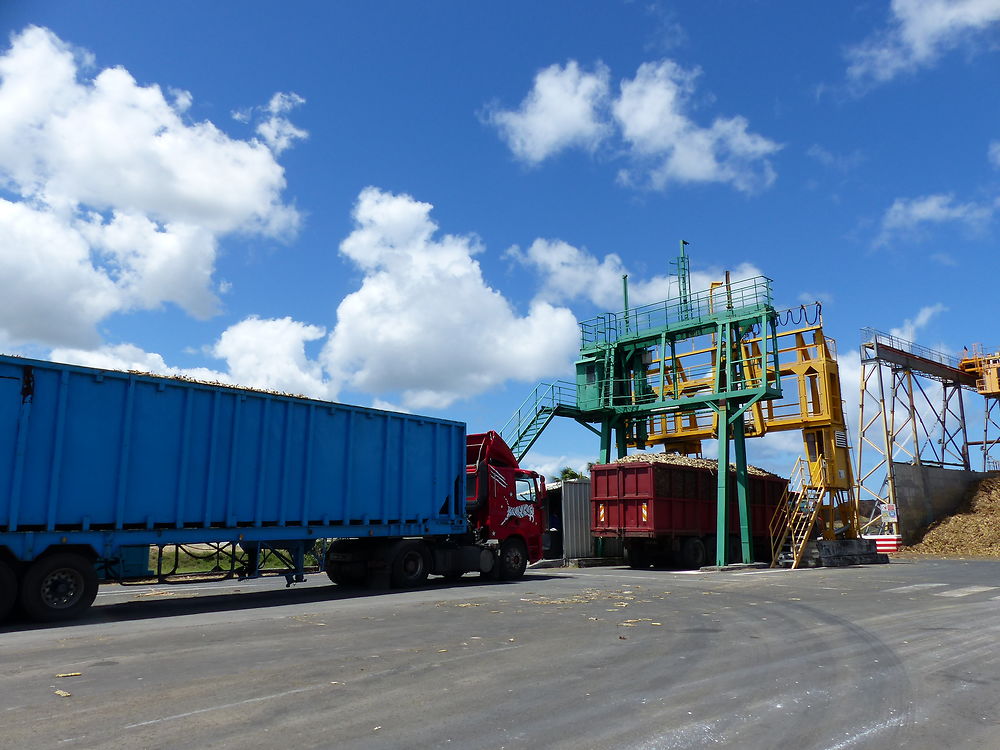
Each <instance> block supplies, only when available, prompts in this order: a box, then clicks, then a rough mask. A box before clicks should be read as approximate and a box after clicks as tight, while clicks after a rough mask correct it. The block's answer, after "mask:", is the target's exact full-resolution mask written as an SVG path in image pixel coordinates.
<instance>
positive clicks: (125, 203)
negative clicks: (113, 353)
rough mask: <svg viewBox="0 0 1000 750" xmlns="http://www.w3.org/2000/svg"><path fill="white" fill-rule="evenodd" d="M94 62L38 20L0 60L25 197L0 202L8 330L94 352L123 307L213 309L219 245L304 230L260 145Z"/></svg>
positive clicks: (2, 149) (1, 287) (10, 185)
mask: <svg viewBox="0 0 1000 750" xmlns="http://www.w3.org/2000/svg"><path fill="white" fill-rule="evenodd" d="M91 68H92V60H91V59H90V57H89V56H88V55H87V53H85V52H79V51H77V52H74V50H72V49H71V48H70V47H69V45H67V44H66V43H65V42H63V41H62V40H61V39H59V38H58V37H57V36H55V35H54V34H53V33H52V32H51V31H48V30H46V29H42V28H39V27H28V28H26V29H24V30H23V31H22V32H20V33H18V34H15V35H14V36H13V37H12V41H11V46H10V47H9V49H7V50H6V51H4V52H2V54H0V186H2V187H3V188H5V190H6V191H7V192H8V194H9V195H10V196H14V198H15V199H14V200H13V201H11V200H5V201H2V205H0V237H3V239H4V241H3V242H0V267H2V268H5V269H7V271H8V272H6V273H3V274H0V300H2V302H0V331H2V332H3V333H4V334H5V335H6V336H7V337H9V338H11V339H13V340H15V341H31V340H36V341H40V342H43V343H49V344H56V345H69V346H93V345H94V344H95V343H96V341H97V334H96V330H95V326H96V325H97V323H99V322H100V321H101V320H103V319H104V318H105V317H107V316H108V315H109V314H111V313H112V312H116V311H127V310H131V309H136V308H145V309H151V308H156V307H158V306H160V305H162V304H163V303H167V302H172V303H174V304H177V305H179V306H180V307H182V308H183V309H185V310H186V311H187V312H189V313H190V314H192V315H195V316H198V317H205V316H208V315H211V314H212V313H213V312H215V310H216V308H217V306H218V299H217V297H216V296H215V293H214V292H213V286H214V283H213V281H212V274H213V271H214V265H215V258H216V255H217V252H218V242H219V240H220V239H221V238H222V237H223V236H225V235H227V234H230V233H234V232H241V233H258V234H263V235H265V236H269V237H273V238H277V239H286V238H288V237H290V236H291V235H292V234H294V232H295V231H296V229H297V226H298V222H299V216H298V214H297V212H296V211H295V210H294V209H293V208H291V207H289V206H287V205H285V204H284V203H283V202H282V201H281V193H282V191H283V190H284V188H285V179H284V172H283V169H282V168H281V166H280V165H279V164H278V163H277V162H276V161H275V159H274V153H272V151H271V150H270V149H268V148H267V147H266V146H265V145H264V144H263V143H260V142H258V141H256V140H251V141H241V140H235V139H232V138H230V137H228V136H227V135H226V134H224V133H222V132H221V131H220V130H218V129H217V128H216V127H215V126H214V125H213V124H212V123H210V122H199V123H191V122H189V121H188V120H187V119H186V116H185V113H186V112H188V111H189V109H190V106H191V102H192V96H191V94H190V93H189V92H186V91H182V90H178V89H170V90H169V92H168V93H169V99H168V97H167V96H165V95H164V92H163V91H162V90H161V88H160V87H159V86H157V85H155V84H152V85H148V86H141V85H139V84H138V83H137V82H136V81H135V79H134V78H133V77H132V76H131V75H130V74H129V73H128V72H127V71H126V70H125V69H124V68H121V67H117V68H106V69H104V70H101V71H99V72H98V73H97V74H96V75H95V76H93V77H92V78H89V77H85V76H84V71H85V70H86V71H89V70H90V69H91ZM282 111H284V110H282ZM279 114H280V113H279ZM15 302H16V304H15Z"/></svg>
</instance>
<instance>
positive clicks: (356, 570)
mask: <svg viewBox="0 0 1000 750" xmlns="http://www.w3.org/2000/svg"><path fill="white" fill-rule="evenodd" d="M326 575H327V578H329V579H330V581H332V582H333V583H335V584H337V585H338V586H344V587H345V588H356V587H359V586H364V585H365V584H366V583H368V568H367V567H366V566H365V564H364V563H361V562H353V563H332V564H329V565H328V566H327V568H326Z"/></svg>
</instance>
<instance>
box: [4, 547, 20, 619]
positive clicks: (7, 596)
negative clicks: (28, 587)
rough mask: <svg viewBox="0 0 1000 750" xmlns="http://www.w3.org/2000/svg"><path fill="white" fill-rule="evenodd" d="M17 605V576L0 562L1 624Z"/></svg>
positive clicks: (5, 564) (6, 565)
mask: <svg viewBox="0 0 1000 750" xmlns="http://www.w3.org/2000/svg"><path fill="white" fill-rule="evenodd" d="M16 603H17V575H15V573H14V571H13V570H11V567H10V566H9V565H8V564H7V563H5V562H4V561H3V560H0V622H3V621H4V620H5V619H6V617H7V615H9V614H10V611H11V610H12V609H13V608H14V605H15V604H16Z"/></svg>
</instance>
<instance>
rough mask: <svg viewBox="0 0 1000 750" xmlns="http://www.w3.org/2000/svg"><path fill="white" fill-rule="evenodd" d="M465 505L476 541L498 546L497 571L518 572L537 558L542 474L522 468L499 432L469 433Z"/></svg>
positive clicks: (505, 575)
mask: <svg viewBox="0 0 1000 750" xmlns="http://www.w3.org/2000/svg"><path fill="white" fill-rule="evenodd" d="M465 463H466V467H465V476H466V490H465V507H466V511H467V512H468V514H469V522H470V527H471V528H472V529H473V533H475V534H476V535H477V537H478V540H477V541H479V542H480V543H483V544H495V545H498V546H499V552H498V554H499V565H498V566H497V571H496V573H497V577H499V578H518V577H519V576H520V575H522V574H523V573H524V569H525V567H526V566H527V564H528V563H529V562H536V561H538V560H540V559H541V558H542V523H543V513H542V501H543V500H544V499H545V479H544V478H543V477H542V476H541V475H540V474H538V473H537V472H534V471H529V470H527V469H522V468H520V467H519V466H518V464H517V459H516V458H515V457H514V454H513V452H512V451H511V449H510V448H509V447H508V446H507V443H505V442H504V440H503V438H502V437H500V435H499V434H497V433H496V432H493V431H492V430H491V431H490V432H485V433H478V434H472V435H469V436H468V437H467V439H466V451H465Z"/></svg>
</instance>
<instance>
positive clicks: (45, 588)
mask: <svg viewBox="0 0 1000 750" xmlns="http://www.w3.org/2000/svg"><path fill="white" fill-rule="evenodd" d="M81 596H83V577H82V576H81V575H80V574H79V573H78V572H77V571H75V570H70V569H68V568H63V569H61V570H54V571H52V572H51V573H49V574H48V575H47V576H46V577H45V580H44V581H42V601H44V602H45V605H46V606H48V607H51V608H53V609H66V608H67V607H72V606H73V605H74V604H76V602H77V601H79V599H80V597H81Z"/></svg>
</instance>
